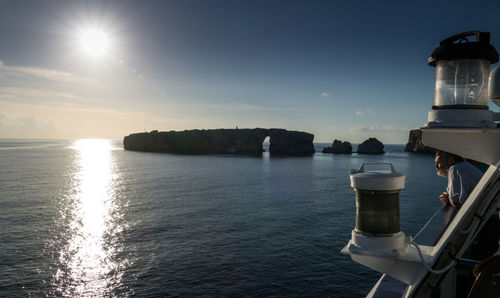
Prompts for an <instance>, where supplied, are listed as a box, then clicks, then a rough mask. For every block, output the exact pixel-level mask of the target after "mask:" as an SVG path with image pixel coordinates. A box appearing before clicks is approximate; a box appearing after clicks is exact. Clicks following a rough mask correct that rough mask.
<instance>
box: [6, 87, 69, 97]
mask: <svg viewBox="0 0 500 298" xmlns="http://www.w3.org/2000/svg"><path fill="white" fill-rule="evenodd" d="M0 98H2V99H19V98H21V99H26V98H65V99H74V98H77V96H76V95H74V94H73V93H71V92H60V91H54V90H46V89H32V88H17V87H0Z"/></svg>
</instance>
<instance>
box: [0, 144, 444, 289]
mask: <svg viewBox="0 0 500 298" xmlns="http://www.w3.org/2000/svg"><path fill="white" fill-rule="evenodd" d="M328 145H330V144H319V143H318V144H315V146H316V150H317V152H318V153H316V154H314V156H312V157H270V156H269V153H267V152H266V153H264V154H263V155H262V156H261V157H254V156H222V155H212V156H201V155H200V156H192V155H175V154H161V153H143V152H130V151H125V150H123V146H122V143H121V140H90V139H87V140H13V139H0V165H1V166H0V294H1V296H4V297H9V296H35V297H39V296H93V297H95V296H120V297H122V296H128V295H137V296H168V297H193V296H203V297H228V296H233V297H241V296H245V297H257V296H258V297H262V296H264V297H360V296H364V295H366V294H367V293H368V291H369V290H370V289H371V287H372V286H373V285H374V284H375V282H376V281H377V279H378V278H379V276H380V273H377V272H375V271H373V270H371V269H368V268H366V267H364V266H362V265H359V264H357V263H355V262H353V261H351V259H350V257H349V256H345V255H342V254H341V253H340V250H341V249H342V248H343V247H344V246H345V245H346V244H347V242H348V241H349V239H350V237H351V231H352V229H353V228H354V224H355V197H354V191H353V189H352V188H351V187H350V185H349V183H350V182H349V174H348V171H349V169H351V168H357V167H359V166H360V164H361V163H362V162H391V163H393V164H394V166H395V167H396V169H397V170H398V171H400V172H402V173H403V174H405V175H406V187H405V189H403V190H402V191H401V193H400V204H401V206H400V213H401V229H402V231H404V232H405V234H406V235H415V234H416V233H417V232H418V231H419V230H420V229H421V228H422V227H423V225H424V224H425V223H426V222H427V220H428V219H429V218H430V217H431V216H432V214H434V213H435V212H436V211H437V210H438V209H439V207H440V206H441V203H440V202H439V199H438V196H439V194H440V193H441V192H442V191H443V190H444V188H445V186H446V179H445V178H442V177H438V176H437V175H436V173H435V170H434V159H433V157H432V156H425V155H418V154H410V153H407V152H403V151H402V149H403V145H386V147H385V150H386V153H385V154H384V155H357V154H352V155H333V154H323V153H320V152H321V149H322V148H323V147H326V146H328Z"/></svg>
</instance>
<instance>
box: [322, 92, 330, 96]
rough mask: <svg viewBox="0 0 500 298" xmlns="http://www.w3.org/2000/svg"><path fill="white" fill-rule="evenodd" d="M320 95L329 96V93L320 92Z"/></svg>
mask: <svg viewBox="0 0 500 298" xmlns="http://www.w3.org/2000/svg"><path fill="white" fill-rule="evenodd" d="M321 96H323V97H327V96H330V93H326V92H323V93H321Z"/></svg>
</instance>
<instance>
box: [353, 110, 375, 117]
mask: <svg viewBox="0 0 500 298" xmlns="http://www.w3.org/2000/svg"><path fill="white" fill-rule="evenodd" d="M366 114H373V111H372V110H370V109H364V110H359V111H356V116H363V115H366Z"/></svg>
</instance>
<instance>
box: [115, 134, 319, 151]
mask: <svg viewBox="0 0 500 298" xmlns="http://www.w3.org/2000/svg"><path fill="white" fill-rule="evenodd" d="M268 136H269V142H270V146H269V153H270V154H271V155H275V156H279V155H283V156H304V155H312V154H314V152H315V150H314V145H313V139H314V135H312V134H310V133H306V132H301V131H289V130H286V129H280V128H270V129H267V128H253V129H249V128H246V129H238V128H236V129H207V130H205V129H203V130H199V129H195V130H185V131H162V132H158V131H157V130H154V131H151V132H144V133H134V134H131V135H128V136H126V137H125V138H124V139H123V147H124V148H125V150H131V151H145V152H166V153H179V154H251V155H259V154H262V152H264V150H263V148H262V143H263V142H264V140H265V139H266V138H267V137H268Z"/></svg>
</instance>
